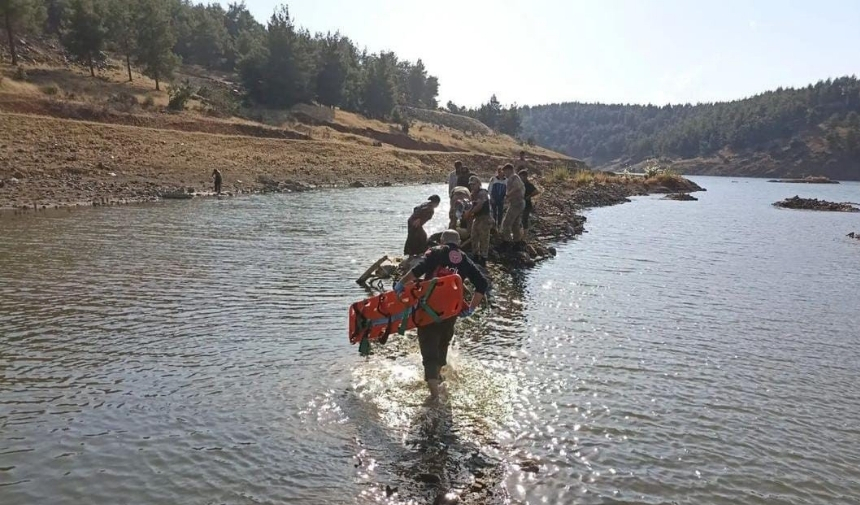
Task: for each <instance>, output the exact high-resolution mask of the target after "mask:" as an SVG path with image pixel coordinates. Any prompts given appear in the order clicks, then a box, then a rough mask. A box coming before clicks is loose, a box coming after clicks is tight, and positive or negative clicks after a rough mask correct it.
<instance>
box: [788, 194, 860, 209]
mask: <svg viewBox="0 0 860 505" xmlns="http://www.w3.org/2000/svg"><path fill="white" fill-rule="evenodd" d="M774 206H776V207H781V208H784V209H800V210H823V211H829V212H860V208H857V207H856V206H854V205H852V204H850V203H835V202H828V201H825V200H819V199H817V198H800V197H799V196H794V197H792V198H786V199H785V200H783V201H781V202H776V203H774Z"/></svg>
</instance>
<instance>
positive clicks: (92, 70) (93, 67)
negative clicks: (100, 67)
mask: <svg viewBox="0 0 860 505" xmlns="http://www.w3.org/2000/svg"><path fill="white" fill-rule="evenodd" d="M87 61H88V62H89V64H90V75H91V76H92V77H95V76H96V69H95V66H94V65H93V55H89V57H88V58H87Z"/></svg>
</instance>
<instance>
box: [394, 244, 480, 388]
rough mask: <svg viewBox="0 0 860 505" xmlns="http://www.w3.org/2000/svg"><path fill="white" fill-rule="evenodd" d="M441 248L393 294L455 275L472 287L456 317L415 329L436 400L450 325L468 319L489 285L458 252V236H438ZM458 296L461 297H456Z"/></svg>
mask: <svg viewBox="0 0 860 505" xmlns="http://www.w3.org/2000/svg"><path fill="white" fill-rule="evenodd" d="M441 242H442V245H440V246H437V247H434V248H432V249H429V250H428V251H427V252H426V254H425V255H424V258H422V259H421V261H420V262H419V263H418V264H417V265H415V267H413V268H412V270H410V271H409V273H408V274H406V276H405V277H403V279H401V280H400V281H399V282H398V283H397V284H395V285H394V291H395V292H397V294H398V295H399V294H401V293H403V291H404V290H405V289H406V286H407V285H409V284H411V283H412V282H413V281H415V280H416V279H419V278H421V277H425V279H432V278H434V277H444V276H445V275H451V274H455V273H456V274H459V275H460V276H461V277H463V278H464V279H468V280H469V281H470V282H471V283H472V284H473V285H474V286H475V293H474V294H473V295H472V300H471V303H470V304H469V306H468V307H467V308H465V309H463V311H462V312H460V315H459V316H455V317H452V318H450V319H446V320H444V321H441V322H438V323H432V324H429V325H427V326H422V327H420V328H418V344H419V346H420V348H421V358H422V362H423V365H424V380H425V381H426V382H427V388H428V389H429V390H430V396H431V397H432V398H438V396H439V393H440V390H441V385H442V373H441V372H442V367H443V366H445V365H447V364H448V346H449V345H451V340H452V339H453V338H454V325H455V324H456V322H457V319H458V317H461V318H466V317H470V316H471V315H472V314H473V313H474V312H475V309H477V308H478V306H479V305H480V304H481V301H482V300H483V299H484V295H485V294H486V293H487V289H489V281H488V280H487V278H486V277H485V276H484V274H482V273H481V271H480V270H479V269H478V268H477V267H476V266H475V264H474V263H473V262H472V260H470V259H469V257H468V256H466V255H465V254H463V252H462V251H460V234H459V233H458V232H457V231H455V230H447V231H444V232H442V237H441ZM457 296H462V295H457Z"/></svg>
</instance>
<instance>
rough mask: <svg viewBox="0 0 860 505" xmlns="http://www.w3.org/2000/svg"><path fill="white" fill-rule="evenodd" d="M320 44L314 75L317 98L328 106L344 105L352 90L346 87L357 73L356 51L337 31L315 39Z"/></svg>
mask: <svg viewBox="0 0 860 505" xmlns="http://www.w3.org/2000/svg"><path fill="white" fill-rule="evenodd" d="M317 43H318V45H319V46H320V54H319V59H318V61H319V64H318V70H317V75H316V95H317V100H318V101H319V102H320V103H322V104H324V105H329V106H332V107H334V106H338V107H344V106H345V105H346V104H347V103H348V102H349V95H350V94H351V93H352V91H351V90H350V89H349V88H348V87H347V84H348V82H349V81H350V80H354V79H356V75H357V73H358V52H357V51H356V49H355V46H353V45H352V42H351V41H350V40H349V39H347V38H346V37H342V36H341V35H340V34H339V33H335V34H334V35H332V34H327V35H326V36H325V37H320V38H318V40H317Z"/></svg>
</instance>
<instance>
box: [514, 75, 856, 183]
mask: <svg viewBox="0 0 860 505" xmlns="http://www.w3.org/2000/svg"><path fill="white" fill-rule="evenodd" d="M520 112H521V115H522V119H523V136H524V137H526V138H533V139H534V140H535V141H536V142H537V143H538V144H540V145H542V146H545V147H549V148H551V149H554V150H558V151H561V152H564V153H565V154H568V155H570V156H573V157H577V158H583V159H587V160H589V161H590V162H591V163H593V164H595V165H605V164H616V163H617V164H620V165H624V164H628V163H630V164H635V163H636V162H639V161H642V160H645V159H648V158H652V157H664V158H669V159H673V160H692V159H709V160H710V161H709V162H708V163H703V164H701V167H702V168H701V171H707V172H708V173H717V174H718V173H725V174H732V175H771V174H773V175H776V174H780V173H785V174H794V175H803V174H802V173H799V172H803V173H820V174H823V175H830V176H835V177H840V178H851V179H860V81H858V80H857V79H856V78H855V77H841V78H838V79H833V80H831V79H828V80H826V81H820V82H818V83H816V84H814V85H809V86H807V87H805V88H800V89H794V88H780V89H777V90H776V91H769V92H766V93H762V94H760V95H756V96H753V97H750V98H746V99H743V100H737V101H733V102H723V103H707V104H698V105H689V104H686V105H666V106H662V107H659V106H654V105H603V104H585V103H562V104H552V105H541V106H536V107H523V108H521V109H520ZM752 158H756V159H757V160H758V161H757V162H752V161H751V160H752ZM715 160H716V161H715ZM762 163H766V164H767V165H768V166H763V165H762ZM720 164H722V165H724V168H723V169H721V168H720V167H719V165H720ZM780 166H782V167H783V168H782V169H780ZM686 167H688V168H689V169H690V170H691V171H696V165H695V164H693V163H688V164H686Z"/></svg>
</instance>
